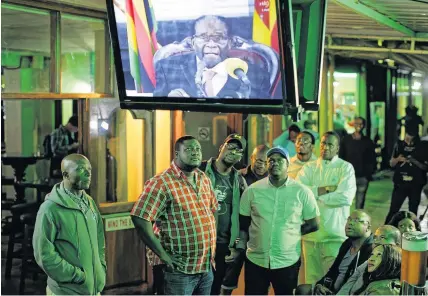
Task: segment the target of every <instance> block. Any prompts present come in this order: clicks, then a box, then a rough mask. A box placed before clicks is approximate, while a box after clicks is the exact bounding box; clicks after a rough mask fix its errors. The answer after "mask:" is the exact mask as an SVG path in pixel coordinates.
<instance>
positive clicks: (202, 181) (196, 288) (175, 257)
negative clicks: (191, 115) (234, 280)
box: [131, 136, 218, 295]
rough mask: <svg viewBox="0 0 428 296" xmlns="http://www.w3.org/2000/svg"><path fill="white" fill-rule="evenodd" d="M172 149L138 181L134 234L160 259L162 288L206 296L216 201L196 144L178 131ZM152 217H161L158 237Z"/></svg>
mask: <svg viewBox="0 0 428 296" xmlns="http://www.w3.org/2000/svg"><path fill="white" fill-rule="evenodd" d="M174 150H175V158H174V160H173V162H172V164H171V166H170V167H169V168H168V169H166V170H165V171H163V172H162V173H160V174H158V175H156V176H154V177H152V178H151V179H150V180H148V181H147V182H146V183H145V184H144V189H143V193H142V194H141V195H140V197H139V199H138V201H137V202H136V203H135V205H134V207H133V209H132V211H131V217H132V221H133V222H134V225H135V228H136V229H137V232H138V234H139V236H140V238H141V239H142V240H143V242H144V243H145V244H146V245H147V246H148V247H149V248H150V249H152V251H153V252H154V253H155V254H156V255H157V256H158V257H159V258H160V260H161V261H162V262H163V263H164V264H165V270H164V293H165V294H166V295H192V294H198V295H208V294H209V293H210V290H211V285H212V282H213V273H212V264H213V263H214V255H215V248H216V239H217V236H216V221H215V217H214V212H216V211H217V208H218V203H217V199H216V198H215V194H214V191H213V189H212V185H211V181H210V179H209V178H208V177H207V176H206V175H205V173H204V172H202V171H201V170H199V169H198V167H199V166H200V165H201V160H202V152H201V144H200V143H199V142H198V141H197V140H196V139H195V138H194V137H192V136H183V137H181V138H179V139H178V140H177V141H176V142H175V145H174ZM154 221H161V229H160V231H161V233H162V235H161V236H160V239H158V238H157V237H156V235H155V234H154V232H153V222H154Z"/></svg>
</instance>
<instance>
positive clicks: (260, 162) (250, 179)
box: [240, 145, 269, 186]
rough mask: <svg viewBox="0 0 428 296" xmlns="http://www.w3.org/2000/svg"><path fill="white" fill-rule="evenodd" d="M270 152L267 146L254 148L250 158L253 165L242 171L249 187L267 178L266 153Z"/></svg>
mask: <svg viewBox="0 0 428 296" xmlns="http://www.w3.org/2000/svg"><path fill="white" fill-rule="evenodd" d="M268 150H269V147H268V146H266V145H259V146H257V147H256V148H254V150H253V153H252V154H251V157H250V160H251V164H250V165H249V166H248V167H246V168H244V169H242V170H241V171H240V172H241V174H242V176H243V177H244V179H245V181H246V182H247V185H248V186H250V185H251V184H253V183H254V182H256V181H258V180H261V179H263V178H266V177H267V175H268V172H267V156H266V153H267V151H268Z"/></svg>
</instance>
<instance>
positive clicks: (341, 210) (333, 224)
mask: <svg viewBox="0 0 428 296" xmlns="http://www.w3.org/2000/svg"><path fill="white" fill-rule="evenodd" d="M339 143H340V139H339V136H338V135H337V134H336V133H335V132H326V133H325V134H324V135H323V137H322V138H321V145H320V157H319V158H318V160H316V161H312V162H309V163H307V164H305V165H304V166H303V168H302V169H301V170H300V172H299V174H298V175H297V178H296V180H297V181H298V182H300V183H302V184H304V185H306V186H308V187H309V188H310V189H311V191H312V192H313V194H314V196H315V198H316V200H317V201H318V206H319V209H320V212H321V223H320V230H319V231H317V232H315V233H311V234H309V235H306V236H304V237H303V239H302V240H303V257H304V259H303V262H304V270H305V274H304V283H305V284H313V283H316V282H317V281H319V280H320V279H321V277H322V276H323V275H325V274H326V273H327V272H328V270H329V269H330V267H331V265H332V264H333V262H334V260H335V259H336V257H337V254H338V253H339V249H340V246H341V245H342V243H343V242H344V241H345V240H346V233H345V224H346V219H347V218H348V217H349V214H350V207H351V205H352V200H353V199H354V197H355V191H356V185H355V173H354V168H353V167H352V165H351V164H350V163H349V162H346V161H344V160H342V159H340V158H339V157H338V156H337V154H338V152H339Z"/></svg>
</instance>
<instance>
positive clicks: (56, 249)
mask: <svg viewBox="0 0 428 296" xmlns="http://www.w3.org/2000/svg"><path fill="white" fill-rule="evenodd" d="M91 170H92V168H91V164H90V163H89V160H88V159H87V158H86V157H85V156H83V155H80V154H70V155H68V156H66V157H65V158H64V159H63V160H62V163H61V171H62V176H63V180H62V182H61V183H59V184H56V185H55V186H54V187H53V189H52V191H51V192H50V193H49V194H48V195H47V196H46V199H45V201H44V202H43V203H42V205H41V206H40V209H39V211H38V213H37V218H36V224H35V227H34V234H33V249H34V258H35V259H36V262H37V264H38V265H39V266H40V267H41V268H42V269H43V271H44V272H45V273H46V274H47V276H48V286H47V288H46V294H47V295H73V294H74V295H97V294H98V295H99V294H100V292H101V291H102V290H103V289H104V286H105V283H106V271H107V265H106V259H105V240H104V226H103V221H102V219H101V215H100V212H99V211H98V208H97V205H96V203H95V202H94V200H93V199H92V198H91V197H90V196H89V195H88V194H86V192H85V190H88V189H89V185H90V184H91Z"/></svg>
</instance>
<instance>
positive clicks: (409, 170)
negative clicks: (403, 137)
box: [392, 141, 428, 185]
mask: <svg viewBox="0 0 428 296" xmlns="http://www.w3.org/2000/svg"><path fill="white" fill-rule="evenodd" d="M427 144H428V143H426V142H423V141H422V142H417V143H416V144H414V145H408V144H407V143H406V142H404V141H398V142H397V144H396V145H395V147H394V151H393V153H392V155H393V157H394V158H396V157H398V156H399V155H400V154H402V155H403V156H404V157H408V156H412V157H413V158H414V159H416V160H418V161H419V162H422V163H425V162H428V145H427ZM393 180H394V183H396V184H412V185H413V184H414V185H423V184H425V183H426V182H427V172H426V171H424V170H421V169H420V168H418V167H417V166H416V165H414V164H411V163H410V162H407V163H405V164H403V163H402V162H399V163H397V164H396V166H395V173H394V179H393Z"/></svg>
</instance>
